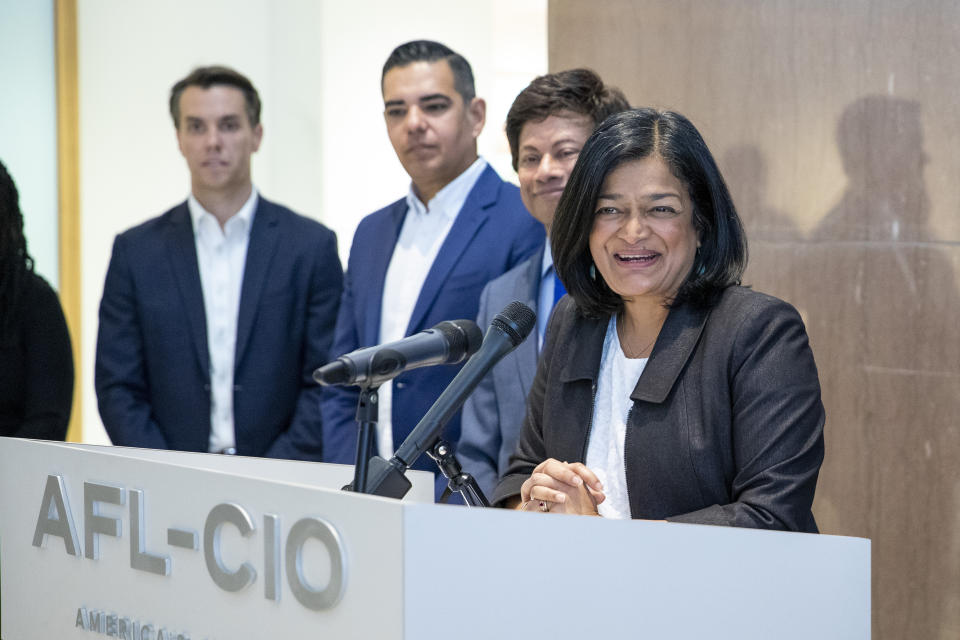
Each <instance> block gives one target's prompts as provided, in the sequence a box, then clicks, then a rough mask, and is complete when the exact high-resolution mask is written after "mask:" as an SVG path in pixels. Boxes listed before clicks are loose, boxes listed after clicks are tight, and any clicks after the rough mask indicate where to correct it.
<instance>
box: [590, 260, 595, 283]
mask: <svg viewBox="0 0 960 640" xmlns="http://www.w3.org/2000/svg"><path fill="white" fill-rule="evenodd" d="M590 279H591V280H596V279H597V267H596V265H594V264H593V263H592V262H591V263H590Z"/></svg>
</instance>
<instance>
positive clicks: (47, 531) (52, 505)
mask: <svg viewBox="0 0 960 640" xmlns="http://www.w3.org/2000/svg"><path fill="white" fill-rule="evenodd" d="M45 536H57V537H58V538H63V546H64V547H65V548H66V550H67V553H69V554H70V555H72V556H79V555H80V552H79V551H78V549H79V548H80V541H79V540H78V539H77V527H76V525H74V524H73V514H72V513H71V512H70V500H69V499H68V498H67V489H66V487H65V486H64V484H63V476H54V475H50V476H47V486H46V487H45V488H44V490H43V500H42V501H41V502H40V515H39V516H38V517H37V527H36V529H34V530H33V546H35V547H41V548H43V542H44V540H46V537H45Z"/></svg>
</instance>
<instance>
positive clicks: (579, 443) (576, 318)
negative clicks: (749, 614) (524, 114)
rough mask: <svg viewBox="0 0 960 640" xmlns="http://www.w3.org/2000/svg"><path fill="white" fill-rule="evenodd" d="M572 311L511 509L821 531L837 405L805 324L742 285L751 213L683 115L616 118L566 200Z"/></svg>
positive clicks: (565, 308) (563, 214) (510, 494)
mask: <svg viewBox="0 0 960 640" xmlns="http://www.w3.org/2000/svg"><path fill="white" fill-rule="evenodd" d="M552 249H553V255H554V261H555V265H556V269H557V273H558V275H559V277H560V279H561V281H562V282H563V284H564V285H565V287H566V289H567V291H568V295H567V296H566V297H565V298H564V299H563V300H561V301H560V303H559V304H558V305H557V307H556V309H555V311H554V313H553V316H552V318H551V320H550V325H549V328H548V330H547V337H546V341H545V344H544V348H543V353H542V355H541V358H540V361H539V365H538V369H537V375H536V378H535V380H534V383H533V387H532V389H531V391H530V394H529V396H528V399H527V415H526V418H525V422H524V426H523V431H522V434H521V438H520V441H519V443H518V445H517V449H516V451H515V453H514V455H513V458H512V460H511V464H510V466H509V468H508V469H507V471H506V473H505V474H504V476H503V478H502V480H501V482H500V484H499V485H498V487H497V489H496V491H495V494H494V502H495V503H496V504H499V505H502V506H514V507H516V508H519V509H523V510H526V511H542V512H550V513H573V514H584V515H601V516H604V517H611V518H643V519H655V520H660V519H666V520H671V521H677V522H690V523H701V524H715V525H729V526H740V527H759V528H769V529H784V530H791V531H807V532H816V531H817V525H816V522H815V521H814V518H813V513H812V511H811V505H812V503H813V495H814V490H815V488H816V482H817V474H818V473H819V469H820V464H821V462H822V461H823V424H824V410H823V404H822V403H821V400H820V383H819V380H818V377H817V369H816V365H815V364H814V360H813V354H812V352H811V350H810V346H809V343H808V340H807V334H806V330H805V328H804V325H803V321H802V320H801V318H800V315H799V314H798V313H797V312H796V310H795V309H794V308H793V307H792V306H790V305H789V304H787V303H786V302H783V301H781V300H778V299H776V298H773V297H770V296H767V295H764V294H762V293H758V292H755V291H752V290H750V289H747V288H743V287H741V286H739V282H740V277H741V275H742V273H743V270H744V268H745V266H746V261H747V247H746V238H745V236H744V231H743V228H742V225H741V223H740V218H739V216H738V215H737V211H736V209H735V207H734V205H733V202H732V200H731V198H730V194H729V192H728V190H727V187H726V185H725V183H724V181H723V177H722V176H721V175H720V171H719V169H718V168H717V165H716V162H715V161H714V159H713V156H712V155H711V154H710V151H709V149H708V148H707V146H706V143H705V142H704V141H703V138H702V137H701V136H700V133H699V132H698V131H697V129H696V128H695V127H694V126H693V124H691V123H690V121H689V120H687V119H686V118H685V117H683V116H682V115H680V114H677V113H673V112H669V111H656V110H653V109H637V110H633V111H628V112H624V113H621V114H618V115H614V116H611V117H610V118H609V119H607V120H606V121H605V122H604V123H603V124H602V125H601V126H600V128H599V129H597V131H595V132H594V134H593V135H592V136H591V137H590V139H589V140H588V141H587V143H586V145H585V146H584V148H583V150H582V151H581V153H580V157H579V160H578V161H577V164H576V166H575V168H574V169H573V172H572V174H571V176H570V179H569V182H568V184H567V188H566V190H565V191H564V194H563V196H562V198H561V200H560V202H559V205H558V207H557V213H556V218H555V221H554V225H553V234H552Z"/></svg>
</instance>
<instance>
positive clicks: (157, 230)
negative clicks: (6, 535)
mask: <svg viewBox="0 0 960 640" xmlns="http://www.w3.org/2000/svg"><path fill="white" fill-rule="evenodd" d="M170 113H171V116H172V117H173V122H174V126H175V127H176V132H177V140H178V142H179V145H180V152H181V153H182V154H183V156H184V158H185V159H186V161H187V166H188V167H189V169H190V178H191V192H190V196H189V198H188V199H187V201H186V202H184V203H181V204H179V205H177V206H176V207H174V208H172V209H170V210H169V211H167V212H166V213H164V214H163V215H161V216H159V217H157V218H153V219H151V220H148V221H147V222H145V223H143V224H141V225H139V226H136V227H134V228H132V229H129V230H127V231H125V232H124V233H122V234H120V235H119V236H117V238H116V240H115V242H114V245H113V255H112V257H111V259H110V267H109V269H108V271H107V277H106V282H105V284H104V289H103V298H102V300H101V302H100V327H99V333H98V336H97V357H96V375H95V383H96V391H97V403H98V406H99V409H100V416H101V418H102V419H103V423H104V425H105V427H106V429H107V433H108V434H109V435H110V439H111V440H112V441H113V443H114V444H117V445H123V446H133V447H149V448H154V449H177V450H184V451H203V452H215V453H228V454H232V453H236V454H240V455H248V456H269V457H277V458H293V459H303V460H319V459H320V458H321V456H322V447H321V433H322V430H321V427H320V412H319V395H320V393H319V389H318V388H317V387H316V385H315V384H314V383H313V381H312V379H311V373H312V371H313V369H314V368H316V367H317V366H319V365H321V364H323V363H324V362H326V361H327V360H328V358H329V354H328V351H329V348H330V343H331V340H332V338H333V326H334V322H335V318H336V313H337V306H338V303H339V300H340V294H341V292H342V288H343V272H342V269H341V266H340V261H339V258H338V257H337V240H336V236H335V235H334V233H333V232H332V231H330V230H329V229H327V228H326V227H324V226H323V225H321V224H320V223H318V222H316V221H313V220H310V219H307V218H304V217H302V216H299V215H297V214H295V213H293V212H292V211H290V210H289V209H287V208H286V207H283V206H280V205H278V204H274V203H272V202H270V201H268V200H266V199H265V198H263V197H262V196H261V195H260V194H259V193H258V191H257V190H256V189H255V188H254V186H253V182H252V180H251V177H250V157H251V155H252V154H253V153H254V152H255V151H256V150H257V149H258V148H259V146H260V141H261V138H262V136H263V127H262V126H261V124H260V98H259V96H258V94H257V91H256V89H255V88H254V86H253V85H252V84H251V83H250V81H249V80H248V79H247V78H246V77H244V76H243V75H241V74H239V73H237V72H236V71H234V70H232V69H229V68H226V67H202V68H199V69H196V70H194V71H193V72H192V73H191V74H190V75H188V76H187V77H186V78H184V79H183V80H181V81H180V82H178V83H177V84H176V85H174V87H173V89H172V91H171V95H170Z"/></svg>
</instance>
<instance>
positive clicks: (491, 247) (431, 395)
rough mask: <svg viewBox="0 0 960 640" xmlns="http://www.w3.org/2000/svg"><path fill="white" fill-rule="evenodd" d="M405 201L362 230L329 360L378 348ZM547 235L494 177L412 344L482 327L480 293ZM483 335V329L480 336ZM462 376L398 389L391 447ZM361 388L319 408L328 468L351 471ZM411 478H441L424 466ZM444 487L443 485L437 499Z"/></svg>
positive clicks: (465, 213) (450, 430) (444, 267)
mask: <svg viewBox="0 0 960 640" xmlns="http://www.w3.org/2000/svg"><path fill="white" fill-rule="evenodd" d="M406 213H407V203H406V199H401V200H398V201H396V202H394V203H393V204H391V205H389V206H387V207H385V208H383V209H381V210H379V211H377V212H375V213H372V214H370V215H369V216H367V217H366V218H364V219H363V220H362V221H361V222H360V225H359V226H358V227H357V231H356V234H355V235H354V237H353V246H352V247H351V249H350V259H349V262H348V264H347V275H346V281H345V286H344V290H343V299H342V301H341V303H340V313H339V315H338V317H337V329H336V334H335V338H334V343H333V348H332V349H331V355H332V356H333V357H338V356H341V355H343V354H346V353H349V352H350V351H353V350H354V349H358V348H361V347H368V346H371V345H375V344H378V343H379V338H380V316H381V311H382V310H381V308H380V307H381V302H382V300H383V283H384V279H385V278H386V275H387V267H388V266H389V265H390V258H391V257H392V255H393V249H394V247H395V246H396V243H397V238H398V237H399V235H400V229H401V227H402V225H403V220H404V217H405V216H406ZM543 237H544V232H543V226H542V225H541V224H539V223H538V222H537V221H536V220H534V219H533V218H532V217H531V216H530V214H529V213H527V210H526V208H525V207H524V206H523V203H522V202H521V201H520V190H519V189H518V188H517V187H516V186H514V185H512V184H509V183H506V182H504V181H502V180H501V179H500V177H499V176H498V175H497V172H496V171H494V170H493V168H491V167H487V169H486V170H485V171H484V172H483V173H482V174H481V176H480V178H479V179H478V180H477V183H476V185H474V187H473V189H472V190H471V192H470V195H469V196H468V197H467V200H466V202H465V203H464V205H463V209H461V210H460V213H459V214H458V215H457V219H456V221H455V222H454V224H453V226H452V227H451V229H450V232H449V234H448V235H447V237H446V239H445V240H444V243H443V245H442V246H441V248H440V252H439V254H438V255H437V257H436V259H435V260H434V262H433V265H432V266H431V267H430V271H429V273H428V274H427V279H426V281H425V282H424V285H423V288H422V289H421V290H420V296H419V297H418V298H417V302H416V306H415V307H414V310H413V315H412V317H411V318H410V324H409V325H408V326H407V333H406V335H412V334H414V333H417V332H418V331H423V330H425V329H429V328H430V327H432V326H434V325H436V324H437V323H439V322H442V321H444V320H455V319H459V318H467V319H472V318H476V317H477V310H478V307H479V302H480V292H481V291H482V290H483V287H484V286H485V285H486V284H487V282H489V281H490V280H492V279H494V278H496V277H497V276H499V275H500V274H502V273H504V272H506V271H508V270H509V269H511V268H512V267H513V266H514V265H516V264H519V263H520V262H522V261H523V260H524V259H526V258H527V257H528V256H529V255H530V254H532V253H533V252H534V251H535V250H536V249H537V248H538V247H539V246H540V245H541V244H542V243H543ZM481 329H482V330H484V331H485V330H486V327H481ZM459 369H460V367H459V366H453V365H447V366H435V367H424V368H421V369H414V370H412V371H409V372H406V373H404V374H401V375H400V376H398V377H397V378H395V379H394V386H393V410H392V420H393V443H394V449H396V448H397V447H399V446H400V444H401V443H402V442H403V441H404V439H405V438H406V437H407V436H408V435H409V434H410V432H411V431H412V430H413V427H415V426H416V424H417V422H419V421H420V419H421V418H422V417H423V415H424V414H425V413H426V412H427V410H428V409H429V408H430V406H431V405H432V404H433V403H434V402H435V401H436V399H437V398H438V397H439V396H440V393H441V392H442V391H443V390H444V389H445V388H446V387H447V385H449V384H450V381H451V380H452V379H453V377H454V376H455V375H456V374H457V372H458V371H459ZM358 393H359V392H358V389H357V388H356V387H328V388H326V389H325V390H324V400H323V441H324V451H323V454H324V456H323V457H324V460H325V461H327V462H339V463H353V462H354V461H355V457H356V447H357V424H356V411H357V398H358ZM443 437H444V439H445V440H446V441H447V442H448V443H450V444H451V445H455V444H456V443H457V441H458V440H459V438H460V414H459V413H458V414H457V415H456V416H455V417H454V418H453V419H452V420H451V421H450V422H449V423H448V424H447V426H446V428H445V429H444V433H443ZM413 467H414V468H415V469H424V470H427V471H436V466H435V465H434V463H433V461H431V460H430V459H429V457H427V456H422V457H421V459H420V460H418V461H417V463H416V464H414V465H413ZM445 486H446V481H445V480H444V479H443V477H442V476H440V477H439V478H438V479H437V492H438V495H439V493H441V492H442V490H443V487H445Z"/></svg>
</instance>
